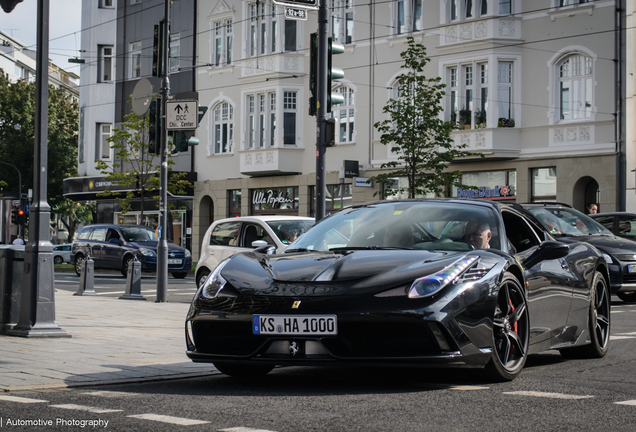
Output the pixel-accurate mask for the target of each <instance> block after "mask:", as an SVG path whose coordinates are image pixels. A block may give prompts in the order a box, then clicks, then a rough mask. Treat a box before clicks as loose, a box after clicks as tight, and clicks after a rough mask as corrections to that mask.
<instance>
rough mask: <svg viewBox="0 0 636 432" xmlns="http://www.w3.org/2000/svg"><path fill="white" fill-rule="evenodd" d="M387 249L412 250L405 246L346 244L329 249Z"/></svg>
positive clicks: (336, 250)
mask: <svg viewBox="0 0 636 432" xmlns="http://www.w3.org/2000/svg"><path fill="white" fill-rule="evenodd" d="M387 249H399V250H410V248H403V247H393V246H386V247H382V246H344V247H337V248H331V249H329V252H338V251H348V250H387Z"/></svg>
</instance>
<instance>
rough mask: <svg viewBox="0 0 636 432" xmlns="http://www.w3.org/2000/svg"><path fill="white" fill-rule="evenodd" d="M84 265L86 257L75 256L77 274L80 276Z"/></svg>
mask: <svg viewBox="0 0 636 432" xmlns="http://www.w3.org/2000/svg"><path fill="white" fill-rule="evenodd" d="M83 265H84V255H82V254H77V255H76V256H75V273H76V274H77V275H78V276H80V275H81V274H82V266H83Z"/></svg>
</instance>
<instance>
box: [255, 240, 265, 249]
mask: <svg viewBox="0 0 636 432" xmlns="http://www.w3.org/2000/svg"><path fill="white" fill-rule="evenodd" d="M261 246H267V242H266V241H265V240H254V241H253V242H252V247H253V248H259V247H261Z"/></svg>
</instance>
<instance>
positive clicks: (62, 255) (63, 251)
mask: <svg viewBox="0 0 636 432" xmlns="http://www.w3.org/2000/svg"><path fill="white" fill-rule="evenodd" d="M71 246H72V244H71V243H66V244H61V245H56V246H53V263H55V264H63V263H70V262H71Z"/></svg>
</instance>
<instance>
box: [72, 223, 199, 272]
mask: <svg viewBox="0 0 636 432" xmlns="http://www.w3.org/2000/svg"><path fill="white" fill-rule="evenodd" d="M158 245H159V239H158V238H157V236H156V235H155V231H154V230H153V229H152V228H149V227H147V226H143V225H105V224H104V225H90V226H87V227H84V228H83V229H82V230H81V231H80V232H79V233H77V235H76V236H75V239H74V240H73V246H72V248H71V262H72V263H75V273H77V275H78V276H79V275H80V270H81V268H82V263H83V262H84V259H85V258H86V257H87V256H89V255H90V257H91V259H92V260H93V261H94V263H95V264H94V266H95V268H96V269H98V268H100V269H115V270H119V271H121V273H122V274H123V275H124V276H126V275H127V274H128V267H129V266H130V263H131V262H132V260H133V259H134V258H135V257H137V260H138V261H139V262H141V270H142V271H155V270H156V269H157V246H158ZM191 267H192V255H191V254H190V251H189V250H187V249H185V248H182V247H181V246H177V245H176V244H174V243H168V271H169V272H170V273H172V276H173V277H175V278H178V279H182V278H184V277H186V276H187V275H188V271H189V270H190V269H191Z"/></svg>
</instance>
